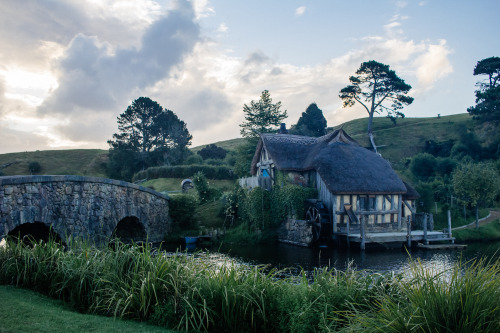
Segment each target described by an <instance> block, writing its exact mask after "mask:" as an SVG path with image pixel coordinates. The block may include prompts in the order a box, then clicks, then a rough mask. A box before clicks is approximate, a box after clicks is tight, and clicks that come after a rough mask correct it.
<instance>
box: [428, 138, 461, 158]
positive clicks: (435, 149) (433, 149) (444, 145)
mask: <svg viewBox="0 0 500 333" xmlns="http://www.w3.org/2000/svg"><path fill="white" fill-rule="evenodd" d="M453 144H454V140H446V141H444V142H436V141H434V140H432V139H431V140H425V147H424V153H429V154H431V155H433V156H436V157H447V156H450V153H451V148H452V147H453Z"/></svg>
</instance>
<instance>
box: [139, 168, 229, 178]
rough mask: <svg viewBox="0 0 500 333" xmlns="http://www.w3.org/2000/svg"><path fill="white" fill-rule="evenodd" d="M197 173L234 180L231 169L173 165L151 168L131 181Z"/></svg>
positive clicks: (179, 176) (185, 176) (186, 176)
mask: <svg viewBox="0 0 500 333" xmlns="http://www.w3.org/2000/svg"><path fill="white" fill-rule="evenodd" d="M198 171H201V172H203V174H205V176H206V177H207V178H208V179H231V180H232V179H236V175H235V174H234V173H233V171H232V169H231V168H229V167H227V166H225V165H221V166H212V165H196V164H195V165H175V166H161V167H152V168H148V169H146V170H144V171H139V172H138V173H136V174H135V175H134V176H133V178H132V180H134V181H135V180H139V179H157V178H190V177H191V176H192V175H194V174H195V173H197V172H198Z"/></svg>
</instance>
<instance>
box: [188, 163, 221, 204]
mask: <svg viewBox="0 0 500 333" xmlns="http://www.w3.org/2000/svg"><path fill="white" fill-rule="evenodd" d="M193 183H194V188H195V189H196V191H197V192H198V198H199V199H200V203H201V204H204V203H206V202H208V201H210V200H214V199H217V198H219V197H220V196H221V192H220V191H219V190H217V189H215V188H212V187H210V186H209V185H208V181H207V177H205V175H204V174H203V172H201V171H199V172H197V173H196V174H195V175H194V176H193Z"/></svg>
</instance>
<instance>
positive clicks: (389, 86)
mask: <svg viewBox="0 0 500 333" xmlns="http://www.w3.org/2000/svg"><path fill="white" fill-rule="evenodd" d="M356 74H357V75H356V76H351V77H349V81H350V82H351V84H350V85H348V86H347V87H345V88H342V89H341V90H340V95H339V97H340V98H341V99H342V101H343V106H344V107H351V106H353V105H354V104H356V103H359V104H361V106H363V108H364V109H365V110H366V112H367V113H368V136H369V137H370V140H371V143H372V146H373V149H374V150H375V152H376V151H377V147H376V146H375V143H374V141H373V135H372V122H373V116H374V114H375V113H377V114H380V113H381V112H386V113H387V117H388V118H390V119H391V120H392V121H393V122H394V123H396V119H397V118H398V117H404V114H403V113H402V112H401V111H400V110H401V109H402V108H403V106H404V105H410V104H411V103H412V102H413V98H412V97H410V96H407V94H408V92H409V91H410V89H411V86H410V85H409V84H407V83H405V81H404V80H403V79H401V78H400V77H399V76H397V75H396V72H395V71H393V70H391V69H389V66H388V65H384V64H381V63H379V62H376V61H374V60H370V61H367V62H363V63H362V64H361V66H360V67H359V69H358V70H357V71H356Z"/></svg>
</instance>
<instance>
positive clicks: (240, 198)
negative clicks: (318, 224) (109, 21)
mask: <svg viewBox="0 0 500 333" xmlns="http://www.w3.org/2000/svg"><path fill="white" fill-rule="evenodd" d="M240 189H241V188H237V189H236V190H235V192H236V194H235V195H234V197H233V200H235V201H236V200H237V202H236V204H235V203H234V201H229V204H228V206H226V210H227V211H229V210H231V211H234V210H235V208H234V207H237V210H236V213H237V215H238V217H239V219H240V220H241V221H243V222H245V223H247V224H248V225H250V226H253V227H254V228H256V229H259V230H266V229H275V228H276V227H278V226H279V224H280V223H281V222H282V221H284V220H285V219H286V218H287V217H289V216H290V217H295V218H298V219H301V218H303V217H304V216H305V212H304V209H305V205H304V202H305V200H306V199H311V198H316V197H317V191H316V189H314V188H310V187H302V186H299V185H292V184H286V185H284V186H281V187H280V186H274V187H273V189H272V191H266V190H265V189H263V188H261V187H256V188H254V189H252V190H251V191H245V190H240Z"/></svg>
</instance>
